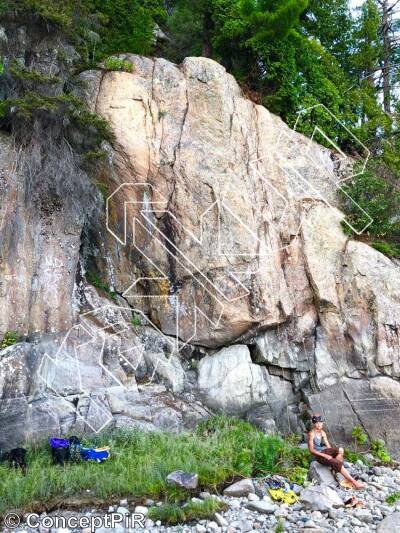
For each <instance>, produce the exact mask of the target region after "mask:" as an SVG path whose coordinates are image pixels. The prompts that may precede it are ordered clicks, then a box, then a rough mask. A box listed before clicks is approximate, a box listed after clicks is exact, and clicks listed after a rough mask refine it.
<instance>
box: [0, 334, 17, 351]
mask: <svg viewBox="0 0 400 533" xmlns="http://www.w3.org/2000/svg"><path fill="white" fill-rule="evenodd" d="M18 339H19V336H18V333H17V332H16V331H6V333H5V335H4V337H3V340H2V341H1V343H0V350H4V349H5V348H8V347H9V346H13V345H14V344H17V342H18Z"/></svg>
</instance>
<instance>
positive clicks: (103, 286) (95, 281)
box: [86, 272, 117, 300]
mask: <svg viewBox="0 0 400 533" xmlns="http://www.w3.org/2000/svg"><path fill="white" fill-rule="evenodd" d="M86 279H87V281H88V282H89V283H90V284H91V285H93V287H96V289H100V290H102V291H104V292H105V293H106V294H107V296H108V297H109V298H111V299H112V300H116V297H117V294H116V293H115V292H114V291H112V290H111V289H110V287H109V286H108V285H107V283H105V282H104V281H103V280H102V279H101V278H100V277H99V276H98V275H97V274H94V273H93V272H86Z"/></svg>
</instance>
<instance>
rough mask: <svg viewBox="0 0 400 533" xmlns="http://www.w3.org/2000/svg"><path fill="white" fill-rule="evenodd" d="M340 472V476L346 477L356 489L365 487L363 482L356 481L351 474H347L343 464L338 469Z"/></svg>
mask: <svg viewBox="0 0 400 533" xmlns="http://www.w3.org/2000/svg"><path fill="white" fill-rule="evenodd" d="M340 473H341V474H342V476H343V477H344V478H346V479H347V481H350V483H352V484H353V485H354V486H355V488H356V489H361V488H363V487H365V484H364V483H361V481H357V480H356V479H354V478H353V477H351V475H350V474H349V472H348V471H347V470H346V468H345V467H344V466H342V468H341V470H340Z"/></svg>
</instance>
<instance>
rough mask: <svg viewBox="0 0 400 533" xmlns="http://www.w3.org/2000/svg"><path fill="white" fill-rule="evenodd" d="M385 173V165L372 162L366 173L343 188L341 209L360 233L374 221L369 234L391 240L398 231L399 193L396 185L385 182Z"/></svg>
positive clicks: (388, 181)
mask: <svg viewBox="0 0 400 533" xmlns="http://www.w3.org/2000/svg"><path fill="white" fill-rule="evenodd" d="M383 169H384V166H383V165H382V164H377V163H374V162H373V163H371V164H370V165H369V168H368V169H367V170H366V172H364V173H363V174H359V175H358V176H355V177H354V178H353V179H352V180H351V182H349V183H348V184H345V185H343V187H342V188H343V191H344V193H345V194H343V195H342V207H343V210H344V212H345V213H346V215H347V216H348V219H349V221H350V222H351V224H352V225H353V227H355V228H356V229H357V230H359V231H361V230H362V229H363V228H364V227H366V226H367V224H369V222H370V217H371V218H372V219H373V220H372V223H371V224H370V226H369V227H368V234H369V235H371V236H373V237H379V238H382V237H384V238H388V239H390V237H391V236H392V235H393V234H394V233H395V232H396V231H397V228H398V227H399V222H394V220H395V219H396V218H397V216H398V213H399V211H400V191H399V190H398V189H397V186H396V183H395V182H392V181H391V180H389V179H385V177H384V176H383V175H382V174H383V172H384V170H383ZM360 207H361V209H362V210H363V211H361V210H360Z"/></svg>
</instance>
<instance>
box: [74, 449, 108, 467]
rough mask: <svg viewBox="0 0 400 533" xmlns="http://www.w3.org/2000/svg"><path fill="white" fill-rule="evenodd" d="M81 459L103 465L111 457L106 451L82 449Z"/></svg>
mask: <svg viewBox="0 0 400 533" xmlns="http://www.w3.org/2000/svg"><path fill="white" fill-rule="evenodd" d="M81 457H82V459H84V460H85V461H96V462H97V463H102V462H103V461H105V460H106V459H108V458H109V457H110V452H109V451H108V450H106V449H91V448H81Z"/></svg>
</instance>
